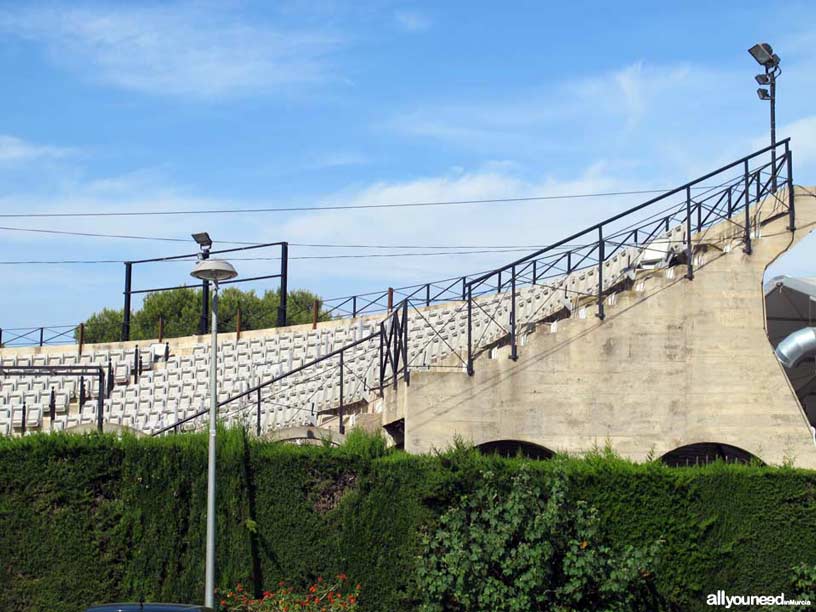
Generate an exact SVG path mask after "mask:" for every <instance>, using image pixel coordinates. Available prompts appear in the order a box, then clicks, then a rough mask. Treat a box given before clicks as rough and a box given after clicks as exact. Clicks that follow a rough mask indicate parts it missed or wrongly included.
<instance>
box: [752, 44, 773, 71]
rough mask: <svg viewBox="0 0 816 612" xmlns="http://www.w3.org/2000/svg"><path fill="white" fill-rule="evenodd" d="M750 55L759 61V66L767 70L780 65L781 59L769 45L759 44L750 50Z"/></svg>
mask: <svg viewBox="0 0 816 612" xmlns="http://www.w3.org/2000/svg"><path fill="white" fill-rule="evenodd" d="M748 53H750V54H751V57H753V58H754V59H755V60H756V61H757V64H759V65H760V66H765V67H766V68H769V67H772V66H775V65H776V64H777V63H779V57H778V56H775V55H774V52H773V47H771V45H769V44H768V43H757V44H755V45H754V46H753V47H751V48H750V49H748ZM774 58H775V59H774ZM774 61H776V63H774Z"/></svg>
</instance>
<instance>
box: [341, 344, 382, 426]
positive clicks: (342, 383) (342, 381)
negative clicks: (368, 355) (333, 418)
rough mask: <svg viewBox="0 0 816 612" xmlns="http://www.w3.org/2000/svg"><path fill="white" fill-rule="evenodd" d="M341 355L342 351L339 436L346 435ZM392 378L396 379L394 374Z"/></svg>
mask: <svg viewBox="0 0 816 612" xmlns="http://www.w3.org/2000/svg"><path fill="white" fill-rule="evenodd" d="M343 353H344V351H340V410H339V411H338V416H339V417H340V427H339V431H340V434H341V435H342V434H344V433H346V426H345V425H344V424H343V408H344V406H343ZM394 378H395V379H396V373H395V376H394Z"/></svg>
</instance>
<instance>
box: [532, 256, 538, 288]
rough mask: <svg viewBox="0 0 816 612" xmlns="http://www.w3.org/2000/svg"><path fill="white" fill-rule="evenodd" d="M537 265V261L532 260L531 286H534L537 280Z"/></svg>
mask: <svg viewBox="0 0 816 612" xmlns="http://www.w3.org/2000/svg"><path fill="white" fill-rule="evenodd" d="M537 263H538V260H537V259H534V260H533V284H534V285H535V284H536V281H537V280H538V272H537V271H536V264H537Z"/></svg>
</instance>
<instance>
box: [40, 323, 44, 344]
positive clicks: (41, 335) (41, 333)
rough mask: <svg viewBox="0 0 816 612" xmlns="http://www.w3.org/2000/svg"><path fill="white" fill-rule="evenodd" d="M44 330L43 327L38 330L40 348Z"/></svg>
mask: <svg viewBox="0 0 816 612" xmlns="http://www.w3.org/2000/svg"><path fill="white" fill-rule="evenodd" d="M44 329H45V328H44V327H41V328H40V346H42V345H43V330H44Z"/></svg>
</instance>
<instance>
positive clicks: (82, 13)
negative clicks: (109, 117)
mask: <svg viewBox="0 0 816 612" xmlns="http://www.w3.org/2000/svg"><path fill="white" fill-rule="evenodd" d="M0 31H3V32H4V33H5V34H6V36H14V37H19V38H23V39H25V40H30V41H34V42H37V43H41V44H43V45H44V46H45V47H46V49H47V51H48V53H49V57H50V58H51V59H52V60H53V61H54V62H56V63H58V64H60V65H63V66H66V67H68V68H71V69H74V70H77V71H80V72H81V73H82V74H83V76H88V77H90V78H93V79H95V80H98V81H100V82H103V83H106V84H110V85H114V86H116V87H120V88H123V89H127V90H135V91H141V92H146V93H150V94H159V95H177V96H185V97H195V98H213V97H224V96H235V95H243V94H246V93H257V92H259V91H265V92H268V91H271V90H272V89H273V88H276V89H277V88H291V87H295V86H302V85H304V84H309V83H316V82H321V81H325V80H328V79H333V78H336V77H335V76H333V74H332V71H331V70H330V69H329V55H330V54H331V53H332V52H333V51H334V50H335V49H337V47H338V46H339V45H340V44H341V42H342V41H341V40H340V38H339V37H338V36H336V35H333V34H330V33H326V32H322V31H317V30H314V31H303V30H289V29H283V28H279V27H274V26H271V25H266V24H256V23H250V22H247V21H244V20H241V19H240V18H239V17H238V16H236V15H234V14H231V13H227V12H225V11H223V10H208V11H205V10H203V9H199V8H196V7H194V6H187V5H182V6H172V7H170V6H168V7H162V6H160V5H158V6H153V7H134V6H132V5H117V6H116V7H115V8H107V9H106V8H101V7H97V8H88V7H75V8H56V7H37V8H26V7H24V5H19V8H10V9H0Z"/></svg>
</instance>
